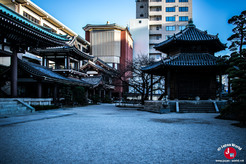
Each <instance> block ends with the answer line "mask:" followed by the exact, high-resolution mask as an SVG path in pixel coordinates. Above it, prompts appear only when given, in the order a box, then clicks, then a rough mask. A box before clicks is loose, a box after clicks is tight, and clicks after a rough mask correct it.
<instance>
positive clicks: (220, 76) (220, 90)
mask: <svg viewBox="0 0 246 164" xmlns="http://www.w3.org/2000/svg"><path fill="white" fill-rule="evenodd" d="M219 78H220V86H219V94H220V95H219V96H220V97H219V100H221V99H222V75H221V74H220V75H219Z"/></svg>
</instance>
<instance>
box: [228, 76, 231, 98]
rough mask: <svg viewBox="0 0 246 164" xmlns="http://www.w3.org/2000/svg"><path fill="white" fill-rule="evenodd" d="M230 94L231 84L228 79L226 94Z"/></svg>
mask: <svg viewBox="0 0 246 164" xmlns="http://www.w3.org/2000/svg"><path fill="white" fill-rule="evenodd" d="M227 78H228V77H227ZM230 93H231V82H230V78H228V94H230Z"/></svg>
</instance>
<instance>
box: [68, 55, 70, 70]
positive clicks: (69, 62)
mask: <svg viewBox="0 0 246 164" xmlns="http://www.w3.org/2000/svg"><path fill="white" fill-rule="evenodd" d="M67 69H70V57H69V56H67Z"/></svg>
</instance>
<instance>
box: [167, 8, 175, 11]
mask: <svg viewBox="0 0 246 164" xmlns="http://www.w3.org/2000/svg"><path fill="white" fill-rule="evenodd" d="M166 12H175V7H166Z"/></svg>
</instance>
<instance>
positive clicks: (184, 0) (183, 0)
mask: <svg viewBox="0 0 246 164" xmlns="http://www.w3.org/2000/svg"><path fill="white" fill-rule="evenodd" d="M179 2H188V0H179Z"/></svg>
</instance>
